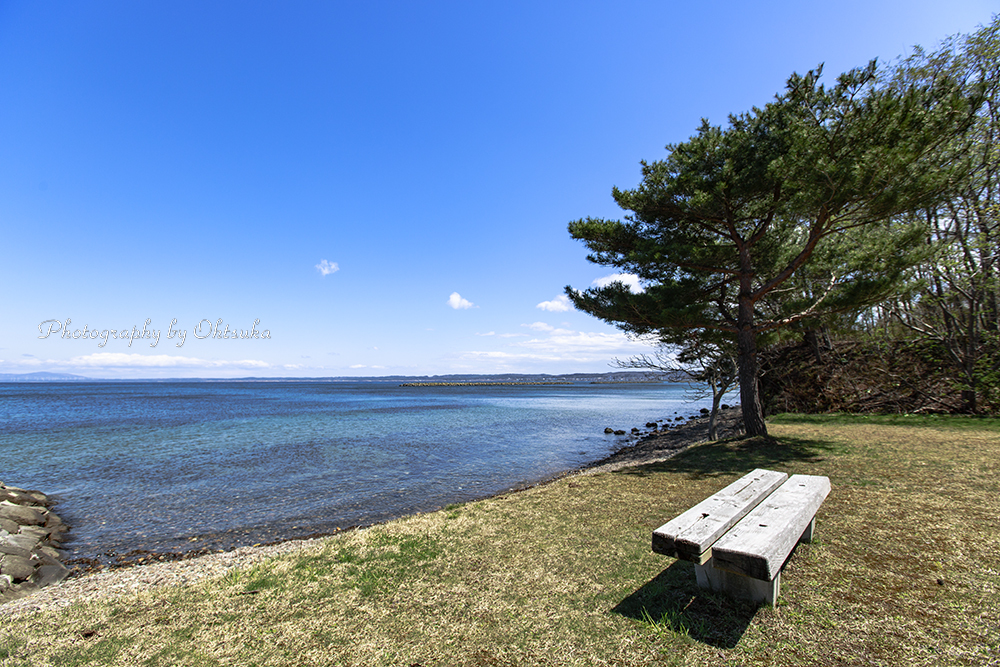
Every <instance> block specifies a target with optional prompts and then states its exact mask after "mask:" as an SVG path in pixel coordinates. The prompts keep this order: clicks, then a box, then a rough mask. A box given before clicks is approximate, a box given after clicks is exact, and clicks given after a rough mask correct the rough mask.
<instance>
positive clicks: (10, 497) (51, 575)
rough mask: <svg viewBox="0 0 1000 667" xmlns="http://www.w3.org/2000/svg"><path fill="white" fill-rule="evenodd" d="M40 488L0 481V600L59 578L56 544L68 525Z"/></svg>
mask: <svg viewBox="0 0 1000 667" xmlns="http://www.w3.org/2000/svg"><path fill="white" fill-rule="evenodd" d="M51 505H52V502H51V501H50V500H49V498H48V497H47V496H46V495H45V494H44V493H41V492H39V491H26V490H24V489H19V488H17V487H14V486H7V485H5V484H4V483H3V482H0V604H2V603H4V602H8V601H10V600H16V599H18V598H22V597H24V596H26V595H29V594H30V593H32V592H33V591H36V590H38V589H39V588H41V587H42V586H48V585H50V584H55V583H58V582H60V581H62V580H63V579H64V578H65V577H66V575H67V574H69V570H68V569H67V568H66V567H65V566H64V565H63V564H62V562H61V557H62V554H61V553H60V551H59V546H60V545H61V544H62V540H63V536H64V535H65V533H66V531H67V530H69V526H67V525H66V524H64V523H63V522H62V520H61V519H60V518H59V517H58V516H56V514H54V513H53V512H52V511H51V510H50V509H49V507H51Z"/></svg>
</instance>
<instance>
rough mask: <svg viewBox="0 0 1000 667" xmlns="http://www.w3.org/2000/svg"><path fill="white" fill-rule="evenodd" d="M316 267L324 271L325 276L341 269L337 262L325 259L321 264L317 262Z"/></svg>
mask: <svg viewBox="0 0 1000 667" xmlns="http://www.w3.org/2000/svg"><path fill="white" fill-rule="evenodd" d="M316 268H317V269H319V272H320V273H322V274H323V275H324V276H328V275H330V274H331V273H336V272H337V271H340V267H339V266H337V263H336V262H328V261H326V260H325V259H324V260H323V261H322V262H320V263H319V264H317V265H316Z"/></svg>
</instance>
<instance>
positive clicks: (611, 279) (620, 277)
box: [593, 273, 646, 294]
mask: <svg viewBox="0 0 1000 667" xmlns="http://www.w3.org/2000/svg"><path fill="white" fill-rule="evenodd" d="M611 283H624V285H625V286H626V287H628V288H629V291H630V292H632V293H633V294H642V293H643V292H645V291H646V290H644V289H643V288H642V285H640V284H639V276H637V275H635V274H634V273H614V274H612V275H610V276H604V277H603V278H598V279H597V280H595V281H594V283H593V284H595V285H597V286H598V287H607V286H608V285H610V284H611Z"/></svg>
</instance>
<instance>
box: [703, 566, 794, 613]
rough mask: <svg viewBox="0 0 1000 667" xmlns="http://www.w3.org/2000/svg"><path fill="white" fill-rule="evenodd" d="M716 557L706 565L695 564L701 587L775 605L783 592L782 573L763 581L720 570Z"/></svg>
mask: <svg viewBox="0 0 1000 667" xmlns="http://www.w3.org/2000/svg"><path fill="white" fill-rule="evenodd" d="M714 560H715V559H714V558H709V559H708V562H707V563H705V564H704V565H698V564H697V563H696V564H695V566H694V573H695V577H697V580H698V587H699V588H707V589H709V590H712V591H722V592H725V593H729V594H730V595H732V596H733V597H739V598H747V599H750V600H753V601H755V602H766V603H767V604H769V605H772V606H773V605H774V603H775V600H777V599H778V595H779V594H780V593H781V573H780V572H779V573H778V574H777V575H776V576H775V577H774V579H773V580H771V581H763V580H762V579H754V578H753V577H747V576H744V575H742V574H736V573H735V572H730V571H728V570H720V569H719V568H717V567H715V564H714V563H713V561H714Z"/></svg>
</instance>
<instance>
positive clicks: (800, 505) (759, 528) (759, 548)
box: [712, 475, 830, 581]
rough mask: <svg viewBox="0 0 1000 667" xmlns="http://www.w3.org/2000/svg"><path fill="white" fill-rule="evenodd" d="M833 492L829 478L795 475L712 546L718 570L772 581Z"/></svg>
mask: <svg viewBox="0 0 1000 667" xmlns="http://www.w3.org/2000/svg"><path fill="white" fill-rule="evenodd" d="M829 493H830V479H829V478H828V477H823V476H819V475H792V476H791V477H789V478H788V480H787V481H786V482H785V483H784V484H782V485H781V486H780V487H779V488H778V489H777V490H776V491H774V493H772V494H771V495H770V496H768V497H767V499H766V500H764V501H763V502H761V503H760V504H759V505H757V507H755V508H754V509H753V510H752V511H751V512H749V513H748V514H747V515H746V516H744V517H743V519H742V520H741V521H739V522H738V523H737V524H736V525H735V526H733V527H732V529H730V530H729V532H728V533H726V534H725V535H724V536H723V537H722V538H720V539H719V540H718V541H717V542H716V543H715V544H714V545H713V546H712V556H713V558H714V564H715V567H717V568H722V569H724V570H729V571H731V572H735V573H737V574H742V575H745V576H748V577H753V578H755V579H763V580H764V581H771V580H773V579H774V578H775V577H776V576H777V575H778V573H779V572H781V568H782V567H783V566H784V564H785V561H786V560H787V559H788V556H789V554H791V552H792V549H793V548H794V547H795V545H796V544H797V543H798V541H799V538H800V537H802V534H803V533H804V532H805V530H806V528H808V527H809V524H810V523H811V522H812V520H813V517H815V516H816V510H818V509H819V506H820V505H822V504H823V501H824V500H825V499H826V497H827V495H828V494H829Z"/></svg>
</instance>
